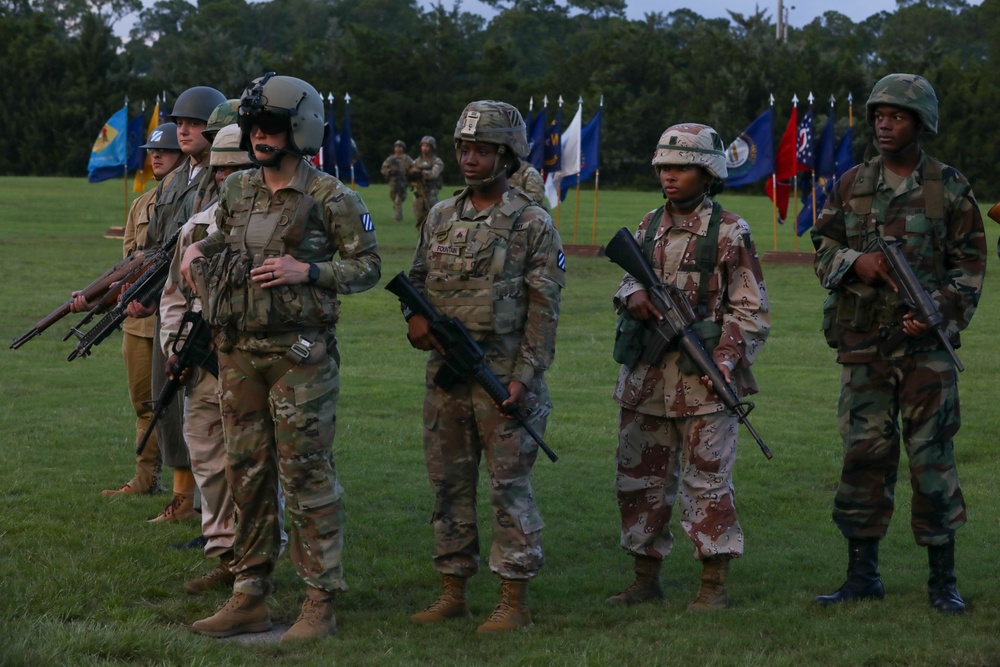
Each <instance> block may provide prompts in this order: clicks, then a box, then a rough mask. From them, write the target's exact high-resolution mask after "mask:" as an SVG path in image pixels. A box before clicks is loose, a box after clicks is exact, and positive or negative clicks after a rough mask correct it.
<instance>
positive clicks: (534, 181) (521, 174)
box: [507, 160, 548, 209]
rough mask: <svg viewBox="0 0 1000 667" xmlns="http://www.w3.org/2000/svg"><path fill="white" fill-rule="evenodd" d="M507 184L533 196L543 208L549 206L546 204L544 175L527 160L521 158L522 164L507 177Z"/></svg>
mask: <svg viewBox="0 0 1000 667" xmlns="http://www.w3.org/2000/svg"><path fill="white" fill-rule="evenodd" d="M507 184H508V185H510V186H511V187H515V188H517V189H518V190H520V191H521V192H523V193H524V194H526V195H528V196H529V197H531V199H532V200H533V201H534V202H535V203H536V204H538V205H539V206H541V207H542V208H545V209H547V208H548V207H547V206H546V205H545V183H544V182H543V181H542V175H541V174H540V173H538V170H537V169H535V168H534V167H532V166H531V164H529V163H528V161H527V160H521V166H520V167H519V168H518V170H517V171H515V172H514V175H513V176H511V177H510V178H508V179H507Z"/></svg>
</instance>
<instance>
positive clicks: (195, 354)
mask: <svg viewBox="0 0 1000 667" xmlns="http://www.w3.org/2000/svg"><path fill="white" fill-rule="evenodd" d="M185 330H186V331H185ZM171 349H172V351H173V363H172V364H171V365H170V372H169V373H167V381H166V382H164V383H163V387H162V388H161V389H160V394H159V396H157V397H156V400H154V401H151V402H149V403H147V404H146V407H147V408H149V410H150V412H151V413H152V416H151V417H150V419H149V426H147V427H146V432H145V433H143V434H142V440H140V441H139V444H138V446H137V447H136V448H135V453H136V456H138V455H139V454H142V450H143V449H145V448H146V443H147V442H149V437H150V436H151V435H152V434H153V428H154V427H155V426H156V422H158V421H159V420H160V417H162V416H163V413H164V412H166V410H167V408H168V407H170V404H171V403H173V401H174V398H175V397H176V396H177V392H178V390H180V388H181V386H182V385H183V384H184V382H185V381H186V380H187V375H188V371H189V370H190V369H191V368H193V367H195V366H201V367H202V368H204V369H205V370H206V371H208V372H209V373H211V374H212V375H213V376H214V377H219V358H218V357H217V356H216V354H215V345H214V344H213V340H212V330H211V329H210V328H209V326H208V324H206V323H205V320H204V318H202V316H201V313H198V312H194V311H190V310H189V311H187V312H186V313H184V319H182V320H181V326H180V329H178V330H177V336H176V337H175V338H174V344H173V347H172V348H171Z"/></svg>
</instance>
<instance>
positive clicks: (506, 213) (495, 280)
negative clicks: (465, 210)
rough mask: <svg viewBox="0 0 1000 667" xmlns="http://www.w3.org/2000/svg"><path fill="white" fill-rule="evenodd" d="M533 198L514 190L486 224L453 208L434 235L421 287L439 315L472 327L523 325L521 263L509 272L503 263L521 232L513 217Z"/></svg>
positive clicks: (502, 330)
mask: <svg viewBox="0 0 1000 667" xmlns="http://www.w3.org/2000/svg"><path fill="white" fill-rule="evenodd" d="M531 203H532V202H531V199H529V198H528V197H527V195H525V194H523V193H521V192H517V193H516V194H515V195H514V196H513V197H512V198H511V199H510V200H509V201H507V202H505V203H504V204H502V205H501V206H500V207H499V208H498V212H499V213H500V215H498V216H496V217H494V219H493V221H492V222H491V223H490V224H489V225H482V224H480V223H478V222H476V221H473V220H462V219H460V217H459V214H458V212H457V211H456V212H455V213H453V214H452V217H451V219H450V220H449V225H448V226H447V228H446V229H444V230H443V231H442V232H441V233H440V234H437V235H436V236H435V238H434V239H432V241H431V246H430V250H431V257H430V266H429V271H428V274H427V278H426V281H425V289H426V291H427V300H428V301H430V302H431V304H432V305H433V306H434V307H435V308H437V309H438V311H439V312H440V313H441V314H442V315H444V316H445V317H456V318H458V319H459V320H460V321H461V322H462V323H463V324H464V325H465V327H466V328H467V329H468V330H469V331H472V332H481V333H483V332H493V333H496V334H507V333H512V332H515V331H520V330H521V329H522V328H523V327H524V323H525V320H526V319H527V316H528V296H527V294H526V293H525V290H524V275H523V268H524V267H517V269H518V270H517V272H516V275H509V274H508V272H507V271H506V270H505V265H506V262H507V256H508V252H509V250H510V248H511V245H512V244H514V243H516V235H517V234H519V233H523V230H519V229H515V228H516V227H517V221H518V219H519V218H520V217H521V214H522V213H523V212H524V209H525V208H527V207H528V206H529V205H530V204H531ZM512 234H513V235H515V237H512ZM522 243H523V241H522ZM510 273H514V272H513V271H512V272H510Z"/></svg>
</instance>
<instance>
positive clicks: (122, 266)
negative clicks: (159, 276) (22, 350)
mask: <svg viewBox="0 0 1000 667" xmlns="http://www.w3.org/2000/svg"><path fill="white" fill-rule="evenodd" d="M143 260H144V253H143V252H142V251H141V250H137V251H135V252H133V253H132V254H130V255H129V256H128V257H126V258H125V259H123V260H121V261H120V262H118V263H117V264H115V265H114V266H112V267H111V268H110V269H108V270H107V271H105V272H104V273H102V274H101V275H100V276H98V277H97V278H95V279H94V280H93V281H92V282H91V283H90V284H89V285H87V286H86V287H84V288H83V289H82V290H80V294H82V295H83V297H84V298H85V299H86V300H87V301H93V300H94V299H97V298H100V297H103V296H105V295H106V294H107V293H108V292H109V291H114V290H113V288H112V285H114V284H115V283H116V282H120V281H121V280H122V278H124V277H125V276H127V275H129V274H130V273H131V272H132V271H133V270H134V269H135V268H136V267H138V266H141V265H142V263H143ZM72 305H73V299H70V300H69V301H67V302H66V303H64V304H63V305H61V306H59V307H58V308H56V309H55V310H53V311H52V312H51V313H49V314H48V315H46V316H45V317H43V318H42V319H40V320H39V321H38V323H37V324H36V325H35V326H34V327H32V328H31V330H30V331H28V332H27V333H26V334H24V335H23V336H21V337H20V338H16V339H14V342H13V343H11V345H10V349H12V350H16V349H17V348H19V347H21V346H22V345H24V344H25V343H27V342H28V341H29V340H31V339H32V338H34V337H35V336H37V335H38V334H40V333H42V332H43V331H45V330H46V329H48V328H49V327H50V326H52V325H53V324H55V323H56V322H58V321H59V320H61V319H62V318H64V317H66V316H67V315H69V314H70V313H71V312H72V311H71V310H70V306H72ZM63 340H66V339H65V338H64V339H63Z"/></svg>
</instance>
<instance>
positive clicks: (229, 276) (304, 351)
mask: <svg viewBox="0 0 1000 667" xmlns="http://www.w3.org/2000/svg"><path fill="white" fill-rule="evenodd" d="M323 118H324V113H323V101H322V98H321V97H320V96H319V93H317V92H316V89H315V88H313V87H312V86H311V85H310V84H308V83H306V82H305V81H302V80H301V79H296V78H293V77H287V76H274V73H273V72H272V73H268V74H267V75H265V76H263V77H261V78H259V79H256V80H255V81H254V82H252V83H251V85H250V87H249V88H248V89H247V90H246V91H245V92H244V95H243V97H242V103H241V106H240V112H239V125H240V128H241V130H242V132H243V135H242V146H243V147H244V148H246V149H247V150H248V151H250V152H251V157H252V161H253V162H254V164H257V165H259V167H260V168H258V169H251V170H248V171H244V172H240V173H238V174H233V175H232V176H230V177H229V178H228V179H227V180H226V182H225V184H224V186H223V190H222V194H221V197H220V206H219V213H218V216H217V222H218V225H219V230H218V231H217V232H215V233H213V234H211V235H210V236H208V238H206V239H205V240H204V241H201V242H200V243H196V244H193V245H192V246H191V247H190V248H189V249H188V251H187V252H186V253H185V256H184V261H183V263H182V268H181V272H182V274H184V275H185V278H186V279H188V281H189V283H194V284H198V283H202V286H201V287H200V288H198V291H199V293H201V294H203V295H204V296H203V298H202V299H203V312H204V316H205V318H206V321H208V323H209V324H211V325H212V326H215V327H220V328H221V330H222V331H221V333H220V335H219V337H218V344H219V367H220V386H221V392H222V393H221V399H222V413H223V427H224V429H225V436H226V450H227V455H228V463H227V473H226V476H227V479H228V481H229V484H230V486H231V487H232V490H233V499H234V501H235V503H236V508H237V517H238V518H237V523H236V539H235V544H234V551H235V554H234V556H235V557H234V561H233V564H232V571H233V573H234V574H235V575H236V581H235V584H234V586H233V595H232V597H231V598H230V599H229V601H228V602H227V603H226V605H225V606H224V607H222V609H220V610H219V612H218V613H216V614H215V615H214V616H212V617H210V618H207V619H203V620H201V621H197V622H196V623H194V625H193V626H192V629H193V630H194V631H195V632H198V633H201V634H206V635H209V636H214V637H225V636H229V635H233V634H239V633H243V632H262V631H265V630H267V629H269V628H270V627H271V618H270V613H269V611H268V608H267V603H266V601H265V596H266V595H267V594H268V593H269V592H270V590H271V584H270V577H271V573H272V571H273V569H274V564H275V561H276V559H277V557H278V553H279V544H280V537H279V526H278V511H279V508H278V504H277V499H276V493H275V491H276V489H277V487H278V482H279V478H280V482H281V487H282V489H283V490H284V493H285V498H286V501H287V506H288V511H289V514H290V519H291V523H290V530H289V537H290V539H289V543H290V547H291V549H290V551H291V559H292V563H293V564H294V565H295V568H296V570H297V572H298V574H299V576H300V577H302V579H303V580H305V582H306V583H307V585H308V586H307V590H306V600H305V602H304V603H303V606H302V613H301V614H300V616H299V618H298V620H297V621H296V622H295V624H294V625H293V626H292V627H291V629H289V630H288V632H286V633H285V635H284V636H283V637H282V641H288V640H294V639H301V638H309V637H319V636H325V635H329V634H332V633H334V632H335V631H336V617H335V615H334V609H333V602H334V597H335V594H336V592H337V591H342V590H347V585H346V583H345V582H344V577H343V568H342V565H341V551H342V548H343V539H344V538H343V523H344V512H343V507H342V505H341V496H342V494H343V489H342V488H341V486H340V482H339V481H338V479H337V474H336V470H335V468H334V461H333V449H332V447H333V438H334V430H335V419H336V410H337V398H338V395H339V389H340V371H339V355H338V352H337V338H336V335H335V334H336V322H337V319H338V314H339V301H338V299H337V296H338V294H350V293H355V292H361V291H364V290H366V289H369V288H371V287H372V286H373V285H375V283H376V282H377V281H378V279H379V276H380V266H381V260H380V258H379V255H378V247H377V244H376V241H375V230H374V225H373V224H372V220H371V216H370V215H369V213H368V210H367V209H366V208H365V205H364V202H362V201H361V198H360V196H359V195H358V194H357V193H355V192H352V191H351V190H350V189H348V188H347V187H345V186H344V184H343V183H341V182H340V181H339V180H337V179H336V178H334V177H332V176H329V175H326V174H323V173H322V172H319V171H318V170H316V169H315V168H314V167H313V166H312V165H311V164H309V162H308V161H307V160H305V159H304V158H305V156H307V155H310V154H314V153H316V152H317V151H318V150H319V149H320V146H321V143H322V140H323ZM202 254H204V255H205V256H207V257H210V258H211V260H210V262H209V263H207V265H206V264H205V263H204V261H203V260H200V257H201V256H202ZM335 254H338V255H339V258H338V259H334V255H335ZM195 262H197V263H195ZM193 263H194V264H193Z"/></svg>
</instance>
